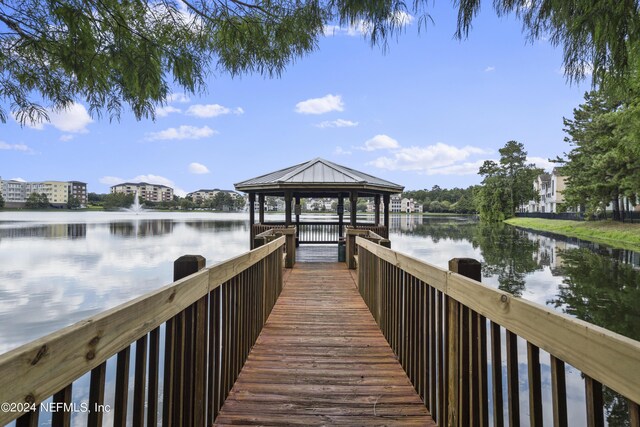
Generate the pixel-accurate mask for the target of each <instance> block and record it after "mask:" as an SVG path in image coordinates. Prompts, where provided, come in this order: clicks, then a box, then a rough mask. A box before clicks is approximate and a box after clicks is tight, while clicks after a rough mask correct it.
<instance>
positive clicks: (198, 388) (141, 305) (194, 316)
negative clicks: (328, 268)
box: [0, 236, 285, 426]
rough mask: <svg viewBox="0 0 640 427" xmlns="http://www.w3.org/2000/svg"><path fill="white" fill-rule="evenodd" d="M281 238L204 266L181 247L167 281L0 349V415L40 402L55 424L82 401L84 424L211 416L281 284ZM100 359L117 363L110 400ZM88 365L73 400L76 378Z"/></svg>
mask: <svg viewBox="0 0 640 427" xmlns="http://www.w3.org/2000/svg"><path fill="white" fill-rule="evenodd" d="M284 244H285V237H284V236H281V237H279V238H277V239H275V240H273V241H271V242H269V243H267V244H265V245H264V246H261V247H259V248H257V249H254V250H252V251H250V252H247V253H245V254H243V255H240V256H237V257H235V258H232V259H230V260H228V261H225V262H222V263H220V264H217V265H214V266H212V267H210V268H203V267H204V265H205V260H204V258H203V257H201V256H197V255H195V256H185V257H181V258H179V259H178V260H177V261H176V263H175V266H174V280H175V281H174V282H173V283H171V284H169V285H167V286H164V287H162V288H160V289H158V290H156V291H154V292H151V293H149V294H147V295H143V296H141V297H139V298H136V299H134V300H132V301H130V302H127V303H125V304H122V305H120V306H118V307H115V308H112V309H110V310H107V311H105V312H103V313H100V314H98V315H96V316H93V317H91V318H89V319H86V320H84V321H81V322H79V323H76V324H74V325H72V326H69V327H67V328H64V329H62V330H60V331H57V332H54V333H52V334H50V335H47V336H45V337H43V338H40V339H37V340H35V341H33V342H31V343H28V344H25V345H23V346H21V347H19V348H16V349H14V350H12V351H10V352H8V353H5V354H3V355H1V356H0V382H1V387H0V402H4V403H3V408H2V409H3V410H2V411H0V425H4V424H7V423H9V422H11V421H12V420H14V419H15V420H16V425H17V426H22V425H38V418H39V410H40V408H41V407H42V406H41V405H40V404H41V403H43V402H49V405H45V408H49V412H51V417H52V418H51V424H52V425H53V426H68V425H70V423H71V416H72V414H73V413H74V411H73V410H72V409H73V408H76V409H79V410H82V408H85V409H86V424H87V425H90V426H100V425H102V421H103V416H104V414H105V413H106V412H110V414H109V416H110V417H111V416H112V417H113V420H114V425H115V426H124V425H133V426H144V425H145V423H146V425H147V426H155V425H159V424H160V422H159V420H160V417H161V418H162V420H161V424H162V425H163V426H183V425H184V426H204V425H212V423H213V420H214V419H215V417H216V416H217V414H218V411H219V410H220V407H221V406H222V404H223V402H224V401H225V399H226V397H227V395H228V394H229V392H230V390H231V387H232V386H233V384H234V382H235V380H236V378H237V377H238V374H239V373H240V369H241V368H242V366H243V365H244V362H245V360H246V358H247V356H248V354H249V351H250V349H251V347H252V346H253V344H254V343H255V341H256V339H257V337H258V335H259V333H260V331H261V330H262V327H263V325H264V323H265V322H266V319H267V317H268V316H269V313H270V312H271V310H272V308H273V306H274V304H275V302H276V299H277V298H278V296H279V294H280V292H281V290H282V286H283V247H284ZM185 276H186V277H185ZM133 348H135V355H133V356H132V354H131V353H132V352H133ZM132 358H133V360H134V361H133V365H134V366H133V369H132V370H133V375H132V376H131V377H132V378H133V387H130V386H129V380H130V371H131V369H130V368H131V366H130V365H131V359H132ZM114 359H115V360H114ZM107 361H111V362H115V364H116V369H115V393H114V396H113V400H112V401H113V406H112V407H109V406H110V405H106V404H105V401H106V399H105V382H106V379H107V377H108V375H107V372H108V371H107ZM110 366H113V365H110ZM87 373H90V380H89V383H90V384H89V390H88V391H87V390H82V391H81V394H80V395H81V396H82V394H83V393H86V394H88V401H83V402H79V401H78V400H77V399H74V396H73V395H74V382H76V381H77V380H78V379H79V378H80V377H82V376H83V375H85V374H87ZM129 390H133V394H132V395H131V396H129ZM76 393H77V390H76ZM52 396H53V398H52V400H51V397H52ZM76 397H77V396H76ZM110 398H111V397H110ZM109 402H111V400H109ZM130 402H132V404H129V403H130ZM6 404H9V405H11V406H6ZM43 404H44V403H43ZM74 405H76V406H74ZM129 407H131V408H132V410H128V408H129ZM47 416H49V415H47ZM75 424H77V423H76V422H75V421H74V425H75Z"/></svg>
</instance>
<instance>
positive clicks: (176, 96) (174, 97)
mask: <svg viewBox="0 0 640 427" xmlns="http://www.w3.org/2000/svg"><path fill="white" fill-rule="evenodd" d="M189 101H190V99H189V97H188V96H187V95H185V94H184V93H172V94H169V96H167V102H179V103H181V104H184V103H187V102H189Z"/></svg>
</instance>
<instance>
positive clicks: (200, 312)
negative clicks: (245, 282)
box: [192, 295, 208, 426]
mask: <svg viewBox="0 0 640 427" xmlns="http://www.w3.org/2000/svg"><path fill="white" fill-rule="evenodd" d="M207 300H208V295H205V296H203V297H202V298H200V299H199V300H198V301H197V302H196V303H195V305H194V313H193V317H194V319H193V320H194V322H193V323H194V334H193V336H194V343H193V352H194V357H193V389H192V390H193V391H192V393H193V417H192V419H193V425H194V426H202V425H204V424H205V420H206V411H207V405H206V404H205V398H206V378H207V308H208V307H207V302H208V301H207Z"/></svg>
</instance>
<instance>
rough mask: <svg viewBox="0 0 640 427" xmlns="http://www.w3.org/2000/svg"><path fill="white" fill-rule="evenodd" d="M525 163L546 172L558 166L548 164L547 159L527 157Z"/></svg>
mask: <svg viewBox="0 0 640 427" xmlns="http://www.w3.org/2000/svg"><path fill="white" fill-rule="evenodd" d="M527 163H534V164H535V165H536V166H537V167H539V168H542V169H544V170H546V171H551V170H552V169H553V168H555V167H557V166H558V165H557V164H556V163H552V162H550V161H549V159H546V158H543V157H535V156H530V157H527Z"/></svg>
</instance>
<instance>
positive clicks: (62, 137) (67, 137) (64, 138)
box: [58, 133, 74, 141]
mask: <svg viewBox="0 0 640 427" xmlns="http://www.w3.org/2000/svg"><path fill="white" fill-rule="evenodd" d="M73 138H74V136H73V135H71V134H68V133H65V134H64V135H60V138H58V139H60V141H71V140H72V139H73Z"/></svg>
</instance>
